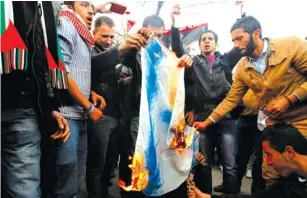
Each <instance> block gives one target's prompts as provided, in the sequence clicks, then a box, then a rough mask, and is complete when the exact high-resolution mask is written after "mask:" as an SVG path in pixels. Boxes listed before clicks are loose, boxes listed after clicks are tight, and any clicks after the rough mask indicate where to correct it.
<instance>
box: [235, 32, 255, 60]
mask: <svg viewBox="0 0 307 198" xmlns="http://www.w3.org/2000/svg"><path fill="white" fill-rule="evenodd" d="M255 49H256V44H255V42H254V39H253V38H252V35H250V37H249V41H248V43H247V45H246V49H245V52H244V53H242V55H243V56H252V54H253V52H254V51H255ZM239 50H240V51H241V49H239ZM241 52H242V51H241Z"/></svg>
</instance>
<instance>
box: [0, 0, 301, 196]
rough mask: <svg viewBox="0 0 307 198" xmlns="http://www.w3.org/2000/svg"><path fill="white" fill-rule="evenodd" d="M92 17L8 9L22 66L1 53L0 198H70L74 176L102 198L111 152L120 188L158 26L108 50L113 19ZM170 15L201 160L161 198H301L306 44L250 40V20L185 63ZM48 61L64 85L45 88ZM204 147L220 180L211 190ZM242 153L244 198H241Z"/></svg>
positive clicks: (79, 7)
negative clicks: (217, 196) (145, 50)
mask: <svg viewBox="0 0 307 198" xmlns="http://www.w3.org/2000/svg"><path fill="white" fill-rule="evenodd" d="M1 3H2V4H1V6H4V4H5V2H1ZM5 8H7V7H5ZM100 11H101V9H95V7H94V5H93V4H92V2H89V1H64V4H63V5H62V7H61V8H57V6H55V3H52V2H49V1H46V2H42V3H41V2H34V1H23V2H21V1H20V2H17V1H16V2H13V3H12V13H13V14H14V26H15V28H16V30H17V32H18V33H19V34H20V37H21V39H22V41H23V42H24V43H25V45H26V48H27V53H24V54H25V55H24V57H23V58H21V59H22V60H23V61H24V62H26V61H27V62H26V63H27V67H20V66H19V65H18V64H21V62H22V61H15V62H14V60H12V59H13V58H14V57H15V53H10V55H9V56H5V58H3V56H2V60H1V61H2V65H5V66H7V65H8V64H10V65H9V66H12V68H11V71H10V72H6V73H5V72H4V73H3V74H2V75H1V90H2V94H1V101H2V106H1V107H2V109H1V125H2V126H1V172H2V176H1V191H2V192H1V196H3V197H7V198H11V197H14V198H15V197H16V198H38V197H43V198H45V197H46V198H72V197H78V196H79V195H80V191H81V188H82V184H83V182H84V180H85V182H86V189H87V192H88V197H89V198H101V197H108V188H109V186H110V185H112V183H111V182H110V178H111V177H112V175H113V174H114V173H113V172H114V168H115V166H116V164H117V161H118V159H119V156H120V160H119V177H120V179H121V180H123V181H124V182H125V183H126V184H129V183H130V182H131V170H130V169H129V167H128V165H129V164H130V163H131V160H130V159H129V156H133V152H134V147H135V143H136V139H137V134H138V125H139V111H140V98H141V92H140V90H141V75H142V69H141V68H142V65H141V64H142V63H141V53H140V49H141V48H142V47H144V46H145V45H146V44H147V42H148V39H149V38H152V37H154V38H156V39H157V40H159V41H160V42H161V43H163V42H162V39H163V31H164V30H165V24H164V21H163V19H161V18H160V17H159V16H157V15H151V16H148V17H146V18H145V19H144V21H143V24H142V28H141V29H139V30H138V31H137V33H133V34H130V35H128V36H127V38H125V40H124V41H122V43H120V44H119V45H114V39H115V30H114V27H115V25H116V24H115V23H114V21H113V20H112V19H111V18H110V17H107V16H99V17H97V19H96V20H95V21H93V18H94V15H95V14H96V13H99V12H100ZM170 13H171V20H172V33H171V49H172V50H173V51H174V52H175V53H176V55H177V57H178V59H179V64H178V67H185V77H184V78H185V90H186V98H185V101H186V104H185V105H186V107H185V110H186V123H187V124H189V125H191V126H194V127H195V128H197V129H198V131H199V132H200V140H199V144H200V153H201V154H202V156H204V160H201V161H202V162H201V163H200V164H199V165H197V166H196V167H195V169H194V171H193V175H194V179H193V180H192V181H190V180H187V181H186V182H184V183H183V184H182V185H180V186H179V187H178V188H177V189H175V190H174V191H172V192H169V193H167V194H165V195H163V196H161V197H174V198H179V197H183V198H184V197H189V198H195V197H196V198H207V197H211V194H212V191H213V190H214V191H216V192H221V193H223V194H222V197H230V198H231V197H255V198H262V197H263V198H264V197H276V198H277V197H278V198H283V197H289V198H290V197H291V198H296V197H297V198H303V197H307V188H306V178H307V103H306V100H307V42H306V41H304V40H302V39H300V38H298V37H295V36H292V37H285V38H281V39H274V38H268V37H262V29H261V24H260V22H259V21H258V20H257V19H256V18H254V17H252V16H242V18H240V19H237V20H236V21H234V24H233V26H232V27H231V28H230V34H231V38H232V41H233V43H234V47H233V48H232V49H231V50H230V51H229V52H227V53H224V54H221V53H220V52H218V51H217V50H216V49H217V46H218V35H217V34H216V33H215V32H214V31H213V30H206V31H204V32H202V33H201V35H200V37H199V38H197V39H198V40H199V48H200V51H201V53H200V54H199V55H197V56H191V55H189V54H188V53H187V52H186V51H185V50H184V47H183V43H182V40H181V35H180V32H179V30H178V28H175V17H174V15H176V14H180V7H179V6H178V5H176V6H174V7H173V10H171V11H170ZM47 14H48V17H46V16H47ZM92 23H93V29H92V30H91V27H92ZM2 38H3V37H2ZM1 42H2V40H1ZM13 51H14V50H13ZM2 52H3V51H2ZM14 52H15V51H14ZM16 53H17V52H16ZM2 54H3V53H2ZM17 54H18V53H17ZM20 57H21V55H19V56H18V58H20ZM50 57H52V58H54V59H55V60H56V62H58V61H57V60H61V61H62V64H63V66H64V68H65V69H64V70H61V72H60V74H61V75H59V74H58V73H57V74H58V75H57V76H56V78H57V79H58V78H60V77H61V79H64V80H63V82H64V84H65V82H66V83H67V86H59V85H58V84H56V83H53V78H54V75H53V70H51V69H50V61H49V60H50ZM4 60H5V61H6V62H5V61H4ZM8 60H10V61H8ZM15 64H16V65H15ZM13 65H14V66H13ZM57 72H59V71H57ZM65 79H66V80H65ZM215 148H217V151H218V155H219V158H220V163H221V165H222V166H223V182H222V184H221V185H219V186H216V187H214V188H213V189H212V165H213V153H214V150H215ZM253 151H255V153H256V158H255V161H254V164H253V169H252V171H253V174H252V179H253V182H252V186H251V195H248V196H247V195H246V196H243V195H240V191H241V185H242V179H243V176H244V174H245V171H246V166H247V163H248V161H249V158H250V156H251V154H252V152H253ZM203 161H204V162H203ZM110 183H111V184H110ZM120 194H121V197H123V198H126V197H128V198H130V197H131V198H138V197H146V196H145V195H144V194H143V193H142V192H127V191H124V190H122V189H121V192H120ZM212 197H213V196H212Z"/></svg>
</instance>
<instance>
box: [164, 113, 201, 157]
mask: <svg viewBox="0 0 307 198" xmlns="http://www.w3.org/2000/svg"><path fill="white" fill-rule="evenodd" d="M184 129H185V120H184V119H181V120H180V123H179V124H178V125H177V126H176V128H175V135H174V137H173V138H172V140H171V142H170V144H169V147H170V148H173V149H175V150H176V151H177V153H178V154H180V155H181V154H182V153H183V152H184V151H185V150H186V149H187V148H189V147H190V146H191V145H192V143H193V142H192V138H191V137H192V136H193V135H194V133H195V132H196V130H195V129H193V130H191V131H189V132H188V133H184Z"/></svg>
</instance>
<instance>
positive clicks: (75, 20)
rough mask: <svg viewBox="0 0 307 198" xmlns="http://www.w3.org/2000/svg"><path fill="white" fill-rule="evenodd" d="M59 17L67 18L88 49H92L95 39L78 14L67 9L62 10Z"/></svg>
mask: <svg viewBox="0 0 307 198" xmlns="http://www.w3.org/2000/svg"><path fill="white" fill-rule="evenodd" d="M59 17H67V18H68V19H69V20H70V21H71V22H72V24H73V25H74V26H75V28H76V29H77V31H78V33H79V35H80V36H81V37H82V38H83V40H84V41H85V42H86V43H87V44H88V46H89V47H90V48H92V47H94V45H95V39H94V37H93V35H92V34H91V32H90V31H89V29H88V27H87V26H86V24H85V23H84V21H83V20H82V18H81V17H80V15H79V14H78V13H76V12H75V11H73V10H72V9H69V8H63V9H62V10H61V12H60V14H59Z"/></svg>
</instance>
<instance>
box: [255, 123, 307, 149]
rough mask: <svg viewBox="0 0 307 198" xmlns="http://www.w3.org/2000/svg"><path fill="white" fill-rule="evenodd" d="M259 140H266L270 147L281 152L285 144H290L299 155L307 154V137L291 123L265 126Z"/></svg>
mask: <svg viewBox="0 0 307 198" xmlns="http://www.w3.org/2000/svg"><path fill="white" fill-rule="evenodd" d="M261 141H262V142H263V141H268V142H269V145H270V147H271V148H273V149H275V150H276V151H278V152H280V153H283V152H284V151H285V148H286V146H291V147H293V149H294V150H295V152H297V153H298V154H301V155H307V139H306V138H305V137H304V136H303V135H302V133H301V132H299V130H298V129H297V128H295V127H294V126H292V125H289V124H285V123H280V124H275V125H273V126H270V127H268V128H266V129H265V130H264V132H263V134H262V136H261Z"/></svg>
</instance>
